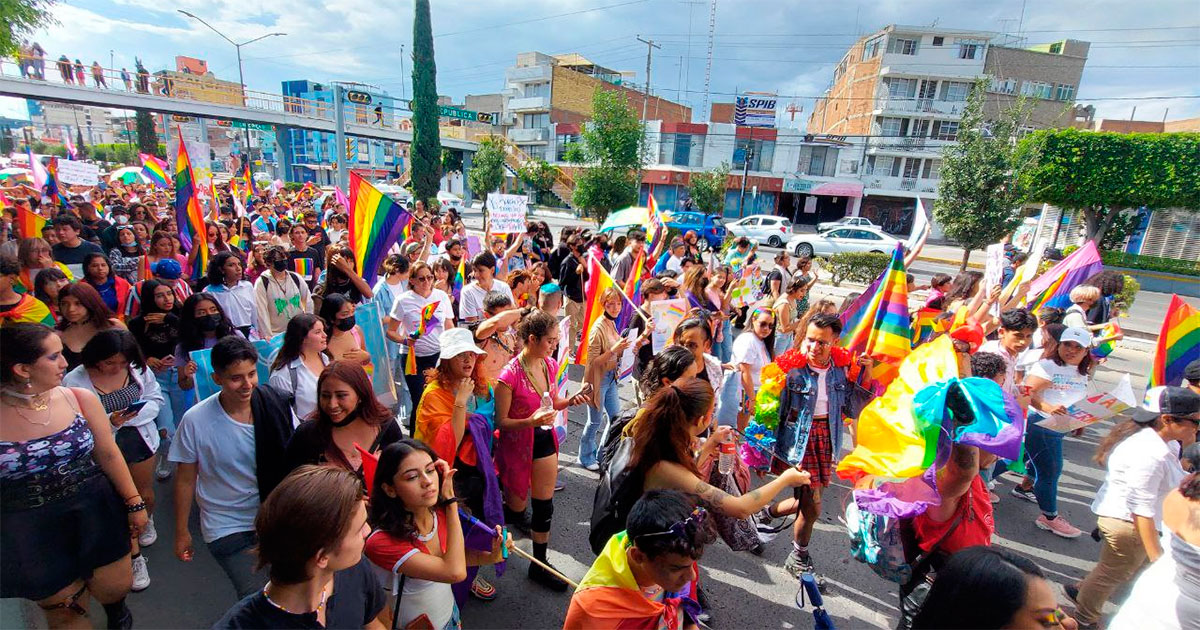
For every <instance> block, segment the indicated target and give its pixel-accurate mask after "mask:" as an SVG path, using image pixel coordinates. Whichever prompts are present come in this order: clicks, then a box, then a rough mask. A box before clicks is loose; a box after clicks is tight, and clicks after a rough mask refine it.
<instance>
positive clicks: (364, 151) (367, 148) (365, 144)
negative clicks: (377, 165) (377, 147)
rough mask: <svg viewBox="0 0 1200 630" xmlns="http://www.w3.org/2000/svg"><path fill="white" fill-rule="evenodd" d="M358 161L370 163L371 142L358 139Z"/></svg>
mask: <svg viewBox="0 0 1200 630" xmlns="http://www.w3.org/2000/svg"><path fill="white" fill-rule="evenodd" d="M355 144H357V145H358V161H359V162H366V163H368V164H370V163H371V141H370V140H367V139H366V138H359V139H358V142H356V143H355Z"/></svg>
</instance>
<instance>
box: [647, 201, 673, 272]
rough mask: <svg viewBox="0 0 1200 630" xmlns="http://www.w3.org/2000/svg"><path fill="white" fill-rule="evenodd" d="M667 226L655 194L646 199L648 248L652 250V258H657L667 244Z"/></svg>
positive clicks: (652, 259) (653, 259)
mask: <svg viewBox="0 0 1200 630" xmlns="http://www.w3.org/2000/svg"><path fill="white" fill-rule="evenodd" d="M667 231H668V230H667V226H666V224H664V223H663V221H662V214H660V213H659V211H658V202H657V201H655V200H654V195H649V198H648V199H647V200H646V248H647V250H648V251H649V252H650V260H651V261H652V262H651V264H653V261H655V260H657V259H658V257H659V256H660V255H662V252H663V250H664V249H666V246H667Z"/></svg>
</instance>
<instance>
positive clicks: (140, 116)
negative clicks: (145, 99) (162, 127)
mask: <svg viewBox="0 0 1200 630" xmlns="http://www.w3.org/2000/svg"><path fill="white" fill-rule="evenodd" d="M133 119H134V128H135V129H136V130H137V147H138V151H140V152H142V153H146V154H149V155H160V153H159V151H158V147H159V146H160V145H159V144H158V133H157V132H155V131H154V117H153V116H151V115H150V112H148V111H146V110H144V109H139V110H137V111H136V112H134V115H133Z"/></svg>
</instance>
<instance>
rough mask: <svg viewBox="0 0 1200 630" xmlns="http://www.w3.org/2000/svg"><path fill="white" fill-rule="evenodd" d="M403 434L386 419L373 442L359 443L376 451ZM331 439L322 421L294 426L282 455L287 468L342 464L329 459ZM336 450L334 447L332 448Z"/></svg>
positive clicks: (307, 421) (308, 421)
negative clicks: (294, 429)
mask: <svg viewBox="0 0 1200 630" xmlns="http://www.w3.org/2000/svg"><path fill="white" fill-rule="evenodd" d="M403 437H404V435H403V434H402V433H401V432H400V425H398V424H396V422H395V421H393V420H388V421H387V422H386V423H385V424H384V425H383V427H381V431H380V432H379V436H378V437H377V438H375V443H374V444H371V445H370V446H368V445H365V444H363V445H361V446H363V448H366V449H367V451H368V452H371V453H378V452H380V451H382V450H383V448H384V447H386V446H388V445H389V444H393V443H395V442H399V441H400V440H401V439H402V438H403ZM332 441H333V436H332V435H331V434H330V432H329V427H328V426H323V425H322V423H320V422H318V421H316V420H305V421H304V422H301V423H300V426H298V427H296V432H295V433H294V434H292V438H291V439H290V440H288V445H287V452H286V454H285V455H284V459H285V460H286V464H287V469H288V470H289V471H292V470H295V469H297V468H299V467H301V466H303V465H305V464H315V465H324V464H339V465H344V464H343V462H341V461H330V460H329V459H328V458H327V454H328V453H329V451H330V445H331V443H332ZM334 450H336V447H335V448H334ZM355 472H356V473H357V474H358V475H359V477H360V478H361V477H362V472H361V470H360V471H355Z"/></svg>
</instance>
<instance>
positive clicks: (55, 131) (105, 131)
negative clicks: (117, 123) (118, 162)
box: [25, 99, 114, 144]
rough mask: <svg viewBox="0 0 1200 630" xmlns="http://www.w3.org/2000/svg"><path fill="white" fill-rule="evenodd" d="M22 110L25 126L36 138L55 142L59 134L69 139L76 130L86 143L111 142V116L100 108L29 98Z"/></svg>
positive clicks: (58, 140) (59, 138)
mask: <svg viewBox="0 0 1200 630" xmlns="http://www.w3.org/2000/svg"><path fill="white" fill-rule="evenodd" d="M25 107H26V110H28V112H29V124H30V125H31V126H32V127H33V129H34V136H35V137H36V139H39V140H45V141H48V142H53V143H59V142H62V139H63V134H64V133H67V132H68V130H69V133H70V134H71V135H72V140H73V139H74V134H75V130H76V129H78V130H79V132H80V134H81V135H82V136H83V141H84V142H86V143H87V144H107V143H111V142H113V141H114V139H113V138H114V135H113V130H112V127H111V125H110V124H109V117H110V116H111V114H110V113H109V111H108V110H107V109H105V108H103V107H91V106H88V105H72V104H70V103H56V102H53V101H35V100H32V99H26V101H25Z"/></svg>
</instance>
